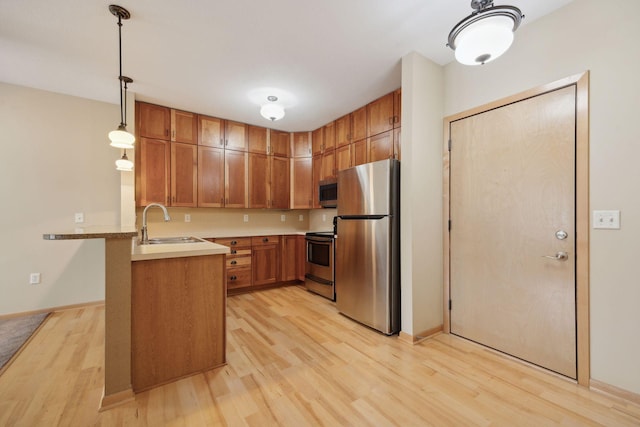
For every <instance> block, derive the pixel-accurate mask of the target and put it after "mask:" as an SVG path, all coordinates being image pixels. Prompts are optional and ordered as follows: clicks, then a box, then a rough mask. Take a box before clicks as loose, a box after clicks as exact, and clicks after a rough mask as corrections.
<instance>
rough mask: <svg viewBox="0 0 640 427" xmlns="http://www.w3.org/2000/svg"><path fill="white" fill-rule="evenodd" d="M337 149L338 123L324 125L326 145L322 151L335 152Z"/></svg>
mask: <svg viewBox="0 0 640 427" xmlns="http://www.w3.org/2000/svg"><path fill="white" fill-rule="evenodd" d="M334 148H336V122H331V123H327V124H326V125H324V144H323V145H322V151H323V152H325V151H327V150H333V149H334Z"/></svg>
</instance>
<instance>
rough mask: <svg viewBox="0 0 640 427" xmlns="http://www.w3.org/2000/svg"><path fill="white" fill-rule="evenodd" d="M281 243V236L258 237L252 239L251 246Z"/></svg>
mask: <svg viewBox="0 0 640 427" xmlns="http://www.w3.org/2000/svg"><path fill="white" fill-rule="evenodd" d="M279 242H280V236H256V237H252V238H251V246H260V245H273V244H274V243H279Z"/></svg>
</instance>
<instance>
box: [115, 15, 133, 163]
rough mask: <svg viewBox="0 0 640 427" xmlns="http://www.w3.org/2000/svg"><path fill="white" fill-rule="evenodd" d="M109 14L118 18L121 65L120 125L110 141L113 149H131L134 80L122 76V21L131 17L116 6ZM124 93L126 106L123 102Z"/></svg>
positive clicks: (119, 77) (119, 76)
mask: <svg viewBox="0 0 640 427" xmlns="http://www.w3.org/2000/svg"><path fill="white" fill-rule="evenodd" d="M109 12H111V14H112V15H114V16H116V17H117V18H118V53H119V55H118V56H119V64H120V73H119V74H118V79H119V80H120V125H119V126H118V128H117V129H116V130H113V131H111V132H109V139H110V140H111V146H112V147H116V148H124V149H127V148H129V149H131V148H133V143H134V142H135V140H136V138H135V137H134V136H133V135H132V134H131V133H129V131H127V119H126V117H127V116H126V111H127V110H126V103H127V84H128V83H133V79H131V78H129V77H126V76H123V75H122V20H123V19H129V18H130V17H131V15H130V14H129V11H128V10H127V9H125V8H123V7H121V6H117V5H115V4H112V5H110V6H109ZM123 92H124V104H123V101H122V96H123ZM125 155H126V154H125Z"/></svg>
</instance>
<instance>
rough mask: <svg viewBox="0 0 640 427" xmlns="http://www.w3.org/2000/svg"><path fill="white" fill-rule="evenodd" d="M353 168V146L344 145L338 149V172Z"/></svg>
mask: <svg viewBox="0 0 640 427" xmlns="http://www.w3.org/2000/svg"><path fill="white" fill-rule="evenodd" d="M350 167H351V145H349V144H348V145H344V146H342V147H338V148H336V170H339V171H341V170H343V169H348V168H350Z"/></svg>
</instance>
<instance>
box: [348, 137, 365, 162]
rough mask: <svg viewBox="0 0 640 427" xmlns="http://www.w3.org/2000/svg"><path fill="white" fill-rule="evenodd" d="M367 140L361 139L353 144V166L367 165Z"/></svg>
mask: <svg viewBox="0 0 640 427" xmlns="http://www.w3.org/2000/svg"><path fill="white" fill-rule="evenodd" d="M367 152H368V150H367V140H366V139H361V140H360V141H356V142H354V143H353V144H351V158H352V163H353V166H358V165H362V164H364V163H367Z"/></svg>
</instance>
